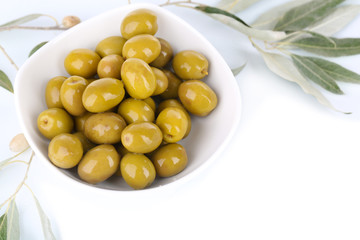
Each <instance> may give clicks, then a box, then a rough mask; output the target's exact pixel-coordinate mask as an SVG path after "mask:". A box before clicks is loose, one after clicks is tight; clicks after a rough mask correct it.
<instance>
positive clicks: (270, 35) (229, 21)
mask: <svg viewBox="0 0 360 240" xmlns="http://www.w3.org/2000/svg"><path fill="white" fill-rule="evenodd" d="M205 7H206V6H198V7H195V9H197V10H199V11H201V12H203V13H205V14H208V15H209V16H210V17H212V18H214V19H215V20H217V21H219V22H222V23H223V24H226V25H228V26H229V27H232V28H234V29H235V30H237V31H239V32H241V33H243V34H245V35H247V36H249V37H252V38H256V39H259V40H264V41H280V40H282V39H284V38H285V37H286V36H287V35H286V33H285V32H279V31H270V30H259V29H254V28H251V27H248V26H247V24H246V23H245V24H244V21H242V20H241V21H239V18H238V17H235V18H234V17H233V16H235V15H233V14H232V13H229V12H226V11H224V10H221V9H219V11H218V10H216V11H217V13H216V14H212V13H207V12H205V11H209V8H205ZM212 10H214V9H212Z"/></svg>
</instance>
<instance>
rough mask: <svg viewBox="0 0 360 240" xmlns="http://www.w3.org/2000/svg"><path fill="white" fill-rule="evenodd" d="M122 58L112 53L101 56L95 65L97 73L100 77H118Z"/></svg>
mask: <svg viewBox="0 0 360 240" xmlns="http://www.w3.org/2000/svg"><path fill="white" fill-rule="evenodd" d="M123 62H124V59H123V58H122V57H121V56H120V55H116V54H112V55H108V56H105V57H103V58H102V59H101V60H100V62H99V64H98V67H97V74H98V75H99V77H100V78H117V79H120V77H121V75H120V69H121V66H122V64H123Z"/></svg>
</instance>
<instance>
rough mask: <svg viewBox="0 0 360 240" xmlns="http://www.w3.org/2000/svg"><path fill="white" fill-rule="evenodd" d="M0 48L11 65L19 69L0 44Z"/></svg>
mask: <svg viewBox="0 0 360 240" xmlns="http://www.w3.org/2000/svg"><path fill="white" fill-rule="evenodd" d="M0 50H1V51H2V52H3V53H4V55H5V57H6V58H7V59H8V60H9V61H10V63H11V65H13V66H14V68H15V69H16V70H19V67H18V66H17V65H16V63H15V62H14V61H13V60H12V58H11V57H10V56H9V54H7V52H6V51H5V49H4V48H3V46H1V45H0Z"/></svg>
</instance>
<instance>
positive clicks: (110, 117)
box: [84, 112, 126, 144]
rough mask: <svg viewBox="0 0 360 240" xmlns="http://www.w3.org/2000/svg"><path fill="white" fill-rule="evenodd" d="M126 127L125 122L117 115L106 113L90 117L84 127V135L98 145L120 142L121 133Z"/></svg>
mask: <svg viewBox="0 0 360 240" xmlns="http://www.w3.org/2000/svg"><path fill="white" fill-rule="evenodd" d="M125 126H126V122H125V120H124V119H123V118H122V117H121V116H120V115H119V114H116V113H113V112H104V113H96V114H94V115H92V116H90V117H89V118H88V119H87V120H86V122H85V125H84V134H85V136H86V137H87V138H88V139H89V140H90V141H92V142H94V143H97V144H103V143H108V144H113V143H117V142H120V140H121V132H122V131H123V129H124V128H125Z"/></svg>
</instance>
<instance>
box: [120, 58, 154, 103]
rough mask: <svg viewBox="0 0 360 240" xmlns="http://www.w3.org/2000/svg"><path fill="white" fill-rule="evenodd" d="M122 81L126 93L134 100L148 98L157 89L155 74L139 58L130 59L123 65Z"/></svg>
mask: <svg viewBox="0 0 360 240" xmlns="http://www.w3.org/2000/svg"><path fill="white" fill-rule="evenodd" d="M121 79H122V80H123V82H124V85H125V89H126V91H127V92H128V93H129V95H130V96H131V97H133V98H137V99H145V98H148V97H150V96H151V95H152V94H153V93H154V91H155V89H156V78H155V75H154V72H153V71H152V69H151V67H150V66H149V65H148V64H147V63H146V62H144V61H143V60H141V59H138V58H129V59H127V60H126V61H125V62H124V63H123V65H122V67H121Z"/></svg>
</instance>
